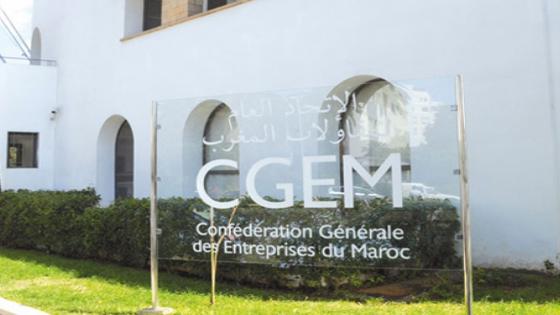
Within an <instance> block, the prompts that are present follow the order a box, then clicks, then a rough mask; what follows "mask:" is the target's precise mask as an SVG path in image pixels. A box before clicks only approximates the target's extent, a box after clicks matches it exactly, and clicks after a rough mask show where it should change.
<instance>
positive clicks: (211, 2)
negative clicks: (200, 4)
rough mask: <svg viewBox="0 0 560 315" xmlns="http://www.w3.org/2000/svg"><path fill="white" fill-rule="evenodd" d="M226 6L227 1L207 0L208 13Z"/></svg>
mask: <svg viewBox="0 0 560 315" xmlns="http://www.w3.org/2000/svg"><path fill="white" fill-rule="evenodd" d="M226 4H228V1H227V0H208V11H210V10H213V9H215V8H219V7H221V6H224V5H226Z"/></svg>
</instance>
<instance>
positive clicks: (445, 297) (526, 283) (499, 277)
mask: <svg viewBox="0 0 560 315" xmlns="http://www.w3.org/2000/svg"><path fill="white" fill-rule="evenodd" d="M0 256H3V257H6V258H9V259H12V260H18V261H22V262H28V263H33V264H38V265H44V266H49V267H55V268H57V269H59V270H62V271H65V272H70V273H72V274H73V275H74V276H75V277H76V278H100V279H103V280H104V281H107V282H109V283H118V284H123V285H126V286H131V287H138V288H143V289H146V290H149V289H150V274H149V271H148V270H143V269H136V268H130V267H123V266H119V265H116V264H113V263H108V262H100V261H92V260H78V259H72V258H65V257H60V256H51V255H48V254H45V253H41V252H36V251H29V250H15V249H5V248H0ZM159 287H160V289H161V290H162V291H167V292H172V293H187V292H188V293H194V294H200V295H206V294H209V292H210V282H209V281H208V280H202V279H193V278H190V277H183V276H179V275H177V274H172V273H167V272H160V281H159ZM474 287H475V293H474V297H475V301H486V302H497V301H504V302H509V301H523V302H534V303H549V302H560V277H559V276H552V275H546V274H542V273H537V272H530V271H522V270H511V269H500V270H494V269H476V270H475V279H474ZM218 292H219V294H220V295H232V296H238V297H251V298H257V299H262V300H283V301H302V300H344V299H345V300H348V299H349V300H360V299H361V300H365V295H361V298H356V296H359V295H354V296H353V297H350V298H348V297H346V298H342V297H341V296H334V295H332V294H330V295H329V294H325V293H324V292H323V293H321V292H319V293H309V292H301V291H282V290H277V289H255V288H248V287H246V286H242V285H237V284H233V283H228V282H221V283H219V289H218ZM462 298H463V291H462V285H460V284H457V283H455V284H451V282H450V281H441V283H440V284H439V285H435V286H433V287H431V288H430V289H429V290H426V291H424V292H421V293H419V294H417V295H416V294H415V295H413V296H409V297H407V298H405V299H404V300H406V301H407V302H409V303H411V302H412V303H414V302H423V301H427V300H435V301H438V300H439V301H449V302H457V303H461V302H462Z"/></svg>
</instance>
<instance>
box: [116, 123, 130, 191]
mask: <svg viewBox="0 0 560 315" xmlns="http://www.w3.org/2000/svg"><path fill="white" fill-rule="evenodd" d="M133 194H134V136H133V135H132V129H131V128H130V125H129V124H128V122H126V121H125V122H124V123H123V124H122V126H121V128H120V129H119V132H118V134H117V141H116V146H115V199H119V198H132V196H133Z"/></svg>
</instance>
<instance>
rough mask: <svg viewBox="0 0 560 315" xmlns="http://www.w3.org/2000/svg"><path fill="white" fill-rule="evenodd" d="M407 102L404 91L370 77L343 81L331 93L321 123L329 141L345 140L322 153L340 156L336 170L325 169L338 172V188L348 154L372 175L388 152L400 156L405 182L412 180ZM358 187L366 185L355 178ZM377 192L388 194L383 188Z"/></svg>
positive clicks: (321, 149) (383, 80) (364, 76)
mask: <svg viewBox="0 0 560 315" xmlns="http://www.w3.org/2000/svg"><path fill="white" fill-rule="evenodd" d="M407 100H408V95H407V94H406V92H405V91H404V90H403V89H401V88H400V87H398V86H397V85H395V84H393V83H391V82H390V81H388V80H385V79H383V78H380V77H376V76H371V75H359V76H355V77H352V78H349V79H347V80H344V81H343V82H341V83H340V84H338V85H337V86H335V87H334V88H333V89H332V90H331V91H330V92H329V94H328V95H327V97H326V101H325V102H324V103H323V104H322V108H323V109H325V111H323V114H321V115H320V117H319V120H320V123H323V122H324V121H326V122H328V126H329V128H328V131H327V139H340V138H343V140H342V141H340V143H339V144H338V145H336V146H333V145H325V146H322V147H320V152H321V154H334V155H337V156H338V157H339V163H338V165H337V166H336V170H334V169H330V170H325V171H329V172H332V173H335V172H337V173H338V176H337V179H338V180H337V182H338V185H340V186H342V185H343V174H342V155H345V154H349V155H352V156H353V157H355V158H356V159H357V160H358V162H360V164H361V165H362V166H363V167H364V168H366V169H369V171H370V173H373V172H375V170H376V169H377V168H378V167H379V166H380V164H381V163H382V162H383V161H384V160H385V158H387V156H388V154H389V153H401V159H402V165H403V167H402V171H403V180H404V181H408V180H410V172H411V167H410V140H409V130H408V128H409V126H408V114H407V109H406V104H407ZM327 109H328V110H327ZM341 135H343V137H341ZM386 176H387V175H386ZM385 179H386V180H388V177H386V178H385ZM380 184H381V185H380V187H381V186H383V183H380ZM355 185H358V186H362V185H364V186H365V185H366V184H365V183H362V180H361V179H360V178H356V179H355ZM385 186H387V185H385ZM385 190H386V189H385ZM375 192H376V193H382V194H386V191H383V188H381V191H379V192H378V191H377V190H376V191H375Z"/></svg>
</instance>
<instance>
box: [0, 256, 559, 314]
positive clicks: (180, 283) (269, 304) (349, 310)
mask: <svg viewBox="0 0 560 315" xmlns="http://www.w3.org/2000/svg"><path fill="white" fill-rule="evenodd" d="M481 277H482V280H481V281H479V282H480V283H481V285H479V288H478V291H477V292H478V293H477V295H476V296H477V297H478V298H480V299H478V300H477V302H476V304H475V314H515V315H517V314H539V315H540V314H560V299H558V298H559V297H560V278H558V277H551V276H543V275H536V274H526V275H523V276H522V277H518V276H516V277H515V278H508V277H509V276H508V275H507V274H506V273H504V274H501V275H499V276H498V277H494V276H493V275H491V276H489V275H488V274H483V275H481ZM520 279H521V280H520ZM160 280H161V281H160V282H161V283H160V287H161V290H160V300H161V304H162V305H164V306H169V307H173V308H174V309H175V310H177V313H179V314H267V315H268V314H428V315H429V314H446V315H447V314H464V308H463V306H462V305H461V302H460V296H457V294H455V296H453V297H450V298H449V300H447V301H441V302H414V303H405V302H385V301H383V300H381V299H374V298H371V299H368V300H365V302H361V303H358V302H352V301H340V300H325V299H317V298H314V299H307V300H306V297H305V296H304V295H303V294H301V293H297V292H294V293H287V292H280V291H270V290H268V291H266V292H265V291H263V290H256V289H247V288H244V287H240V286H235V285H231V284H219V287H218V291H219V295H218V304H217V305H216V306H215V307H211V306H210V305H209V303H208V301H209V298H208V291H209V286H208V283H207V282H205V281H201V280H193V279H189V278H185V277H180V276H176V275H172V274H166V273H163V274H161V276H160ZM489 282H496V283H498V284H495V283H489ZM499 282H503V283H504V285H500V284H499ZM485 283H487V284H485ZM510 283H514V285H513V287H512V286H511V285H509V284H510ZM0 296H1V297H4V298H7V299H10V300H13V301H17V302H20V303H23V304H26V305H30V306H33V307H36V308H38V309H41V310H44V311H47V312H49V313H51V314H133V313H135V312H136V311H137V310H139V309H140V308H143V307H146V306H149V304H150V288H149V273H148V272H147V271H145V270H138V269H132V268H125V267H119V266H115V265H111V264H104V263H98V262H91V261H83V260H73V259H65V258H60V257H54V256H48V255H45V254H42V253H37V252H32V251H23V250H11V249H0Z"/></svg>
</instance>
